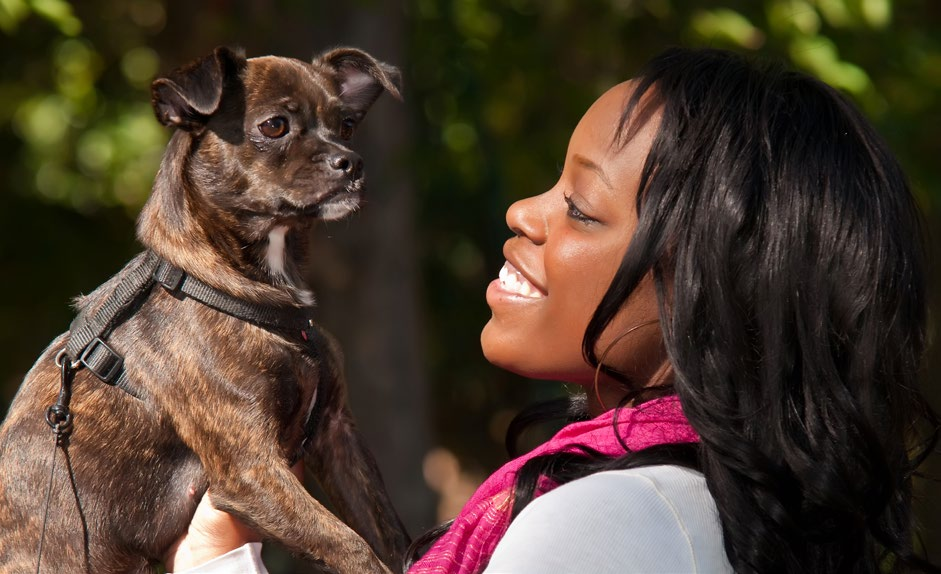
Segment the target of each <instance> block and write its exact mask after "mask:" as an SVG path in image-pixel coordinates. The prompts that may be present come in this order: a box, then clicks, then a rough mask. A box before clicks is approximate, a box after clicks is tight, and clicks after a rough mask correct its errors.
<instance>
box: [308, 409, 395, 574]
mask: <svg viewBox="0 0 941 574" xmlns="http://www.w3.org/2000/svg"><path fill="white" fill-rule="evenodd" d="M312 443H313V444H312V445H311V446H310V447H308V450H307V453H306V456H305V462H306V466H307V468H308V469H309V470H310V471H311V472H312V473H313V475H314V476H315V477H316V479H317V481H318V482H319V484H320V486H321V487H322V488H323V490H324V492H326V494H327V496H329V497H330V501H331V502H332V503H333V505H334V507H335V508H336V511H337V513H338V514H339V515H340V517H341V518H343V520H344V521H345V522H346V523H347V524H349V525H350V526H352V527H353V528H354V529H355V530H356V531H357V532H358V533H359V534H360V535H361V536H363V538H365V539H366V541H367V542H369V544H370V546H372V548H373V549H374V550H375V551H376V553H378V554H379V556H380V557H381V558H382V559H383V560H384V561H385V563H386V564H387V565H388V566H389V567H390V568H392V569H393V570H397V569H400V568H401V565H402V559H403V557H404V556H405V552H406V550H407V549H408V545H409V538H408V534H407V533H406V530H405V526H404V525H403V524H402V521H401V520H400V519H399V515H398V513H397V512H396V511H395V508H394V507H393V506H392V501H391V500H390V499H389V495H388V493H387V492H386V489H385V485H384V484H383V481H382V476H381V475H380V473H379V468H378V466H377V465H376V462H375V460H374V459H373V457H372V454H371V453H370V451H369V450H368V448H367V447H366V445H365V443H364V442H363V439H362V437H361V435H360V434H359V432H357V430H356V427H355V425H354V424H353V421H352V418H351V417H350V415H349V413H347V412H346V411H345V409H344V411H342V412H340V413H331V414H330V416H328V417H325V419H324V422H323V424H322V425H320V427H319V428H318V429H317V435H316V436H315V437H314V439H313V440H312Z"/></svg>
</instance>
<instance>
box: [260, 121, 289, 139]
mask: <svg viewBox="0 0 941 574" xmlns="http://www.w3.org/2000/svg"><path fill="white" fill-rule="evenodd" d="M258 131H260V132H261V133H262V135H264V136H265V137H266V138H280V137H283V136H284V135H285V134H287V133H288V121H287V120H286V119H284V118H282V117H281V116H277V117H274V118H269V119H267V120H265V121H263V122H261V123H260V124H258Z"/></svg>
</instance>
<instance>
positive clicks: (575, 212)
mask: <svg viewBox="0 0 941 574" xmlns="http://www.w3.org/2000/svg"><path fill="white" fill-rule="evenodd" d="M564 197H565V204H566V205H567V206H568V209H567V210H566V215H568V216H569V217H571V218H572V219H574V220H576V221H580V222H582V223H595V222H596V221H598V220H597V219H595V218H594V217H591V216H589V215H585V214H584V213H582V210H580V209H579V208H578V206H577V205H575V202H574V201H572V198H571V197H570V196H568V195H566V196H564Z"/></svg>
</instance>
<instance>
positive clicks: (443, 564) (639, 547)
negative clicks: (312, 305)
mask: <svg viewBox="0 0 941 574" xmlns="http://www.w3.org/2000/svg"><path fill="white" fill-rule="evenodd" d="M507 223H508V225H509V227H510V229H511V230H512V232H513V234H514V237H512V238H511V239H510V240H509V241H507V243H506V246H505V248H504V254H505V255H506V258H507V264H506V265H505V267H504V269H503V270H502V271H501V278H500V279H498V280H497V281H495V282H494V283H491V285H490V287H489V288H488V291H487V301H488V303H489V305H490V307H491V309H492V311H493V316H492V318H491V319H490V321H489V322H488V323H487V325H486V327H484V330H483V334H482V337H481V343H482V348H483V350H484V354H485V355H486V357H487V358H488V360H490V361H491V362H492V363H494V364H495V365H497V366H499V367H502V368H505V369H508V370H510V371H513V372H516V373H519V374H521V375H524V376H528V377H533V378H544V379H554V380H562V381H570V382H574V383H578V384H580V385H582V386H583V388H584V389H585V395H584V397H574V398H572V399H571V400H569V401H567V404H566V405H565V408H564V409H556V411H557V412H565V413H567V415H568V416H569V418H570V420H571V421H572V422H571V423H570V424H569V425H568V426H566V427H565V428H563V430H562V431H560V433H559V434H558V435H556V436H555V437H554V438H553V439H552V440H550V441H549V442H548V443H547V444H545V445H543V446H541V447H539V448H537V449H536V450H535V451H533V452H531V453H528V454H526V455H524V456H523V457H521V458H518V459H515V460H514V461H511V462H510V463H508V464H507V466H505V467H504V468H502V469H500V470H498V471H497V472H496V473H495V474H494V475H493V476H492V477H490V478H489V479H488V480H487V481H486V482H485V483H484V485H482V486H481V488H480V490H478V492H477V493H476V494H475V496H474V497H473V498H472V499H471V501H470V502H469V503H468V505H467V506H466V507H465V508H464V510H463V511H462V512H461V514H460V515H459V516H458V517H457V518H456V519H455V521H454V522H453V523H452V524H450V525H449V526H448V527H447V529H446V530H445V529H440V530H441V532H435V533H432V535H430V536H428V537H426V538H425V539H424V540H422V541H421V542H422V543H423V544H420V546H421V548H418V550H419V551H420V550H425V549H427V550H426V551H425V552H424V555H423V556H422V557H420V558H419V559H418V560H417V561H415V562H414V563H413V564H412V565H411V570H410V571H412V572H448V573H450V572H481V571H484V570H485V569H486V571H488V572H608V571H610V572H614V571H617V572H625V571H627V572H631V571H643V572H651V571H661V572H666V571H702V572H723V571H735V572H877V571H901V570H908V569H912V568H914V569H921V570H930V571H939V570H938V568H936V567H933V566H932V565H930V564H928V563H927V562H925V561H923V560H922V559H920V558H919V557H918V555H917V553H916V552H915V550H914V549H913V543H912V540H913V537H914V532H913V518H912V500H911V496H912V495H911V477H912V473H913V471H914V469H915V468H916V467H917V466H918V465H919V464H920V463H921V462H922V460H923V458H924V457H925V456H926V455H927V453H928V452H929V451H930V450H931V449H932V448H933V446H934V444H935V443H936V441H937V439H938V432H939V431H938V421H937V419H936V417H935V415H934V414H933V412H932V411H931V410H930V408H929V407H928V406H927V404H926V403H925V402H924V400H923V398H922V396H921V395H920V394H919V391H918V389H917V381H916V379H917V374H918V371H919V367H920V364H921V358H922V354H923V351H924V346H925V331H926V327H925V324H926V300H925V291H926V288H925V278H924V274H925V272H924V265H925V262H924V258H923V257H924V256H923V248H922V247H923V246H922V238H921V235H920V225H919V217H918V214H917V209H916V206H915V203H914V201H913V199H912V197H911V194H910V192H909V190H908V187H907V184H906V182H905V178H904V176H903V174H902V172H901V171H900V168H899V166H898V165H897V163H896V161H895V160H894V159H893V157H892V156H891V154H890V153H889V151H888V150H887V148H886V146H885V144H884V143H883V142H882V141H881V139H880V138H879V137H878V136H877V135H876V133H875V132H874V130H873V129H872V127H871V126H870V125H869V124H868V123H867V122H866V121H865V120H864V118H863V117H862V116H861V115H860V114H859V112H857V111H856V110H855V108H854V107H853V106H852V105H850V104H849V103H848V102H847V101H846V99H845V98H843V97H842V96H841V95H839V94H838V93H837V92H836V91H835V90H833V89H831V88H829V87H828V86H826V85H824V84H822V83H821V82H819V81H817V80H814V79H812V78H809V77H807V76H805V75H802V74H798V73H794V72H789V71H783V70H778V69H769V68H763V67H758V66H755V65H753V64H751V63H749V62H748V61H746V60H745V59H743V58H741V57H739V56H736V55H733V54H730V53H726V52H721V51H715V50H698V51H695V50H682V49H674V50H669V51H667V52H665V53H663V54H661V55H660V56H658V57H657V58H655V59H654V60H653V61H652V62H651V63H650V64H648V66H647V67H646V68H645V69H644V70H643V71H642V72H641V74H639V76H638V77H637V78H635V79H634V80H632V81H630V82H627V83H624V84H620V85H618V86H615V87H614V88H612V89H611V90H609V91H608V92H606V93H605V94H604V95H603V96H602V97H601V98H599V100H598V101H596V102H595V103H594V104H593V105H592V107H591V108H590V109H589V110H588V112H587V113H586V114H585V116H584V117H583V118H582V120H581V122H580V123H579V124H578V126H577V127H576V129H575V131H574V133H573V135H572V138H571V141H570V144H569V149H568V153H567V155H566V160H565V165H564V168H563V172H562V175H561V177H560V180H559V182H558V183H557V184H556V185H555V186H554V187H553V188H552V189H550V190H549V191H547V192H545V193H544V194H542V195H539V196H536V197H532V198H529V199H525V200H523V201H520V202H517V203H515V204H514V205H513V206H511V207H510V209H509V211H508V213H507ZM544 411H545V409H544ZM543 414H545V412H543ZM527 417H528V415H524V418H527ZM537 418H538V417H537ZM518 426H519V425H514V426H512V427H511V432H518ZM207 506H208V505H203V509H201V511H200V513H199V518H198V519H197V520H195V521H194V525H193V527H192V529H191V532H193V533H192V534H191V535H190V536H188V537H187V538H186V539H185V540H184V541H183V542H182V545H181V550H180V551H179V552H178V553H177V568H179V565H183V564H184V562H183V561H181V560H180V556H189V555H190V554H188V553H190V552H193V551H194V550H193V549H196V550H195V551H197V552H198V551H199V549H205V548H206V547H207V546H205V545H206V544H218V543H219V542H220V541H222V540H224V541H225V543H224V544H219V546H218V547H215V548H213V549H212V550H211V551H210V552H209V554H211V555H218V554H220V553H221V552H223V551H226V550H230V549H231V548H236V547H238V546H239V545H241V544H243V543H244V542H245V541H246V534H245V532H239V531H238V530H237V528H232V527H230V526H231V524H232V523H233V521H232V520H231V519H229V518H228V517H225V516H222V517H219V516H218V515H217V514H214V513H212V511H211V509H208V510H207V509H206V507H207ZM204 512H205V515H204V514H203V513H204ZM204 516H208V519H206V520H203V517H204ZM207 525H209V526H212V527H219V528H221V531H222V533H223V534H222V535H220V534H218V533H217V534H208V535H205V534H201V533H200V532H199V531H200V529H202V528H204V527H206V526H207ZM442 532H443V533H442ZM249 536H250V534H249ZM246 548H247V547H243V549H242V550H237V551H236V554H238V553H240V552H242V553H247V552H246ZM210 557H211V556H210ZM202 559H203V558H197V559H196V560H193V561H189V562H187V563H186V564H193V563H198V562H200V561H201V560H202ZM210 568H211V566H210ZM206 571H210V570H194V572H206Z"/></svg>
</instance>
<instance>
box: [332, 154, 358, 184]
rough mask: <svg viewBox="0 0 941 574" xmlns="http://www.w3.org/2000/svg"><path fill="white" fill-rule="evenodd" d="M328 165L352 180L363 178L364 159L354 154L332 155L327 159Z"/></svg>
mask: <svg viewBox="0 0 941 574" xmlns="http://www.w3.org/2000/svg"><path fill="white" fill-rule="evenodd" d="M327 165H329V166H330V167H332V168H333V169H335V170H337V171H341V172H343V173H344V174H346V176H347V177H348V178H350V179H353V180H356V179H359V178H361V177H363V158H361V157H359V155H358V154H355V153H353V152H348V153H338V154H335V155H332V156H330V157H328V158H327Z"/></svg>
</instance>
